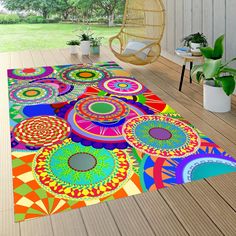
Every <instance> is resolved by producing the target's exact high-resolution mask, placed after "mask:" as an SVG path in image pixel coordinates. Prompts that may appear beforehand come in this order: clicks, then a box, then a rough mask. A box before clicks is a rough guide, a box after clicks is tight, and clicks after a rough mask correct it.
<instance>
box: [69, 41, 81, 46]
mask: <svg viewBox="0 0 236 236" xmlns="http://www.w3.org/2000/svg"><path fill="white" fill-rule="evenodd" d="M66 44H67V45H69V46H77V45H80V41H79V40H70V41H68V42H67V43H66Z"/></svg>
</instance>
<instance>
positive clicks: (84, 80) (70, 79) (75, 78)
mask: <svg viewBox="0 0 236 236" xmlns="http://www.w3.org/2000/svg"><path fill="white" fill-rule="evenodd" d="M109 77H110V72H109V71H107V70H105V69H98V68H95V67H81V66H70V67H68V68H64V69H62V70H60V71H59V72H58V74H57V79H58V80H59V81H62V82H64V83H66V84H73V85H84V86H90V85H94V83H97V82H99V81H100V80H102V79H104V78H109Z"/></svg>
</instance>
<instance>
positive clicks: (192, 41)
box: [182, 32, 208, 56]
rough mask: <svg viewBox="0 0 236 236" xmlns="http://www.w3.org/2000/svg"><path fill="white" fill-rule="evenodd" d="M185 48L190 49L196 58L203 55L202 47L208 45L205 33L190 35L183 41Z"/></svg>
mask: <svg viewBox="0 0 236 236" xmlns="http://www.w3.org/2000/svg"><path fill="white" fill-rule="evenodd" d="M182 42H183V44H184V46H186V47H189V48H190V50H191V52H192V54H193V55H194V56H200V55H201V50H200V48H201V47H206V46H207V45H208V42H207V38H206V36H205V35H204V34H203V33H199V32H198V33H195V34H190V35H189V36H187V37H185V38H183V39H182Z"/></svg>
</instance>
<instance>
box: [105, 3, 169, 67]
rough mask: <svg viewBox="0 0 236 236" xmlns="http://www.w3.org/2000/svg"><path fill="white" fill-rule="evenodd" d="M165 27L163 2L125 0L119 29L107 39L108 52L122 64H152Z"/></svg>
mask: <svg viewBox="0 0 236 236" xmlns="http://www.w3.org/2000/svg"><path fill="white" fill-rule="evenodd" d="M164 28H165V9H164V5H163V2H162V0H126V5H125V12H124V19H123V25H122V27H121V30H120V32H119V33H118V34H117V35H116V36H114V37H112V38H110V40H109V43H110V48H111V51H112V52H113V54H114V55H115V56H116V57H117V58H118V59H119V60H121V61H123V62H127V63H130V64H134V65H146V64H149V63H152V62H154V61H156V60H157V59H158V58H159V56H160V53H161V46H160V42H161V39H162V36H163V33H164ZM117 42H118V43H117Z"/></svg>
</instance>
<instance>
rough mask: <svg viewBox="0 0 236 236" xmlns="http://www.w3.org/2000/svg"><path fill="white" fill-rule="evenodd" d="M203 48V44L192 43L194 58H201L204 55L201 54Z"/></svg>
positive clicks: (191, 48)
mask: <svg viewBox="0 0 236 236" xmlns="http://www.w3.org/2000/svg"><path fill="white" fill-rule="evenodd" d="M201 47H202V44H201V43H192V42H191V43H190V50H191V53H192V54H193V56H201V55H202V53H201V50H200V48H201Z"/></svg>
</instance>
